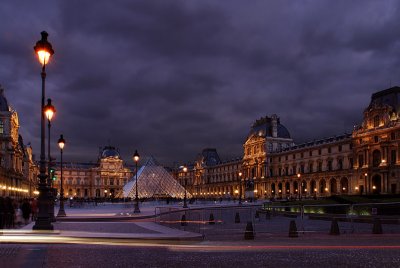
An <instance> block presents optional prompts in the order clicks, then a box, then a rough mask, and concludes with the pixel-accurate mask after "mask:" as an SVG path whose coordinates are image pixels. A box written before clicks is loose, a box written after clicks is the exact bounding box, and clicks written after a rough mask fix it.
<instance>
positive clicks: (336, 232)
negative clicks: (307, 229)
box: [329, 218, 340, 235]
mask: <svg viewBox="0 0 400 268" xmlns="http://www.w3.org/2000/svg"><path fill="white" fill-rule="evenodd" d="M329 234H330V235H340V230H339V224H338V222H337V219H335V218H333V219H332V223H331V230H330V232H329Z"/></svg>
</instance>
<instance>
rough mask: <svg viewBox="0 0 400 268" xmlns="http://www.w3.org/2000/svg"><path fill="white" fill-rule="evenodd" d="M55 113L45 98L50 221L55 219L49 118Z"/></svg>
mask: <svg viewBox="0 0 400 268" xmlns="http://www.w3.org/2000/svg"><path fill="white" fill-rule="evenodd" d="M55 113H56V109H55V108H54V106H53V105H52V104H51V99H47V104H46V106H44V114H45V115H46V118H47V122H48V124H47V129H48V138H47V140H48V145H47V150H48V151H47V161H48V162H47V170H48V178H47V185H48V187H49V189H50V192H49V196H50V197H51V200H50V203H49V215H50V219H51V220H52V221H55V218H54V193H53V187H52V181H53V178H52V176H51V169H52V161H51V156H50V128H51V119H52V118H53V116H54V114H55Z"/></svg>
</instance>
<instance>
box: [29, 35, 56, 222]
mask: <svg viewBox="0 0 400 268" xmlns="http://www.w3.org/2000/svg"><path fill="white" fill-rule="evenodd" d="M41 35H42V39H41V40H39V41H37V42H36V45H35V47H34V48H33V49H34V50H35V53H36V54H37V55H38V59H39V62H40V63H41V64H42V72H41V77H42V98H41V109H40V162H39V175H38V178H39V187H38V189H39V198H38V208H39V213H38V217H37V218H36V222H35V225H34V226H33V228H32V229H33V230H53V229H54V227H53V225H52V224H51V219H50V216H49V205H50V199H51V196H50V195H49V190H50V189H49V187H48V185H47V182H46V179H47V175H46V152H45V118H44V117H45V114H44V99H45V80H46V65H47V64H48V62H49V59H50V56H52V55H53V54H54V50H53V48H52V46H51V44H50V43H49V42H48V41H47V36H48V34H47V33H46V32H44V31H43V32H41Z"/></svg>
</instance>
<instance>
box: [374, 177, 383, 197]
mask: <svg viewBox="0 0 400 268" xmlns="http://www.w3.org/2000/svg"><path fill="white" fill-rule="evenodd" d="M381 181H382V179H381V176H380V175H375V176H373V177H372V186H371V187H372V189H371V191H372V193H373V194H380V193H381V191H382V188H381Z"/></svg>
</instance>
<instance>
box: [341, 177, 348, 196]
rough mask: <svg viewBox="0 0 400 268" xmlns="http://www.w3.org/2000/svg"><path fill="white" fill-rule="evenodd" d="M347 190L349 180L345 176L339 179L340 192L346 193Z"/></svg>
mask: <svg viewBox="0 0 400 268" xmlns="http://www.w3.org/2000/svg"><path fill="white" fill-rule="evenodd" d="M348 191H349V181H348V180H347V178H346V177H343V178H341V179H340V192H341V193H342V194H347V193H348Z"/></svg>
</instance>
